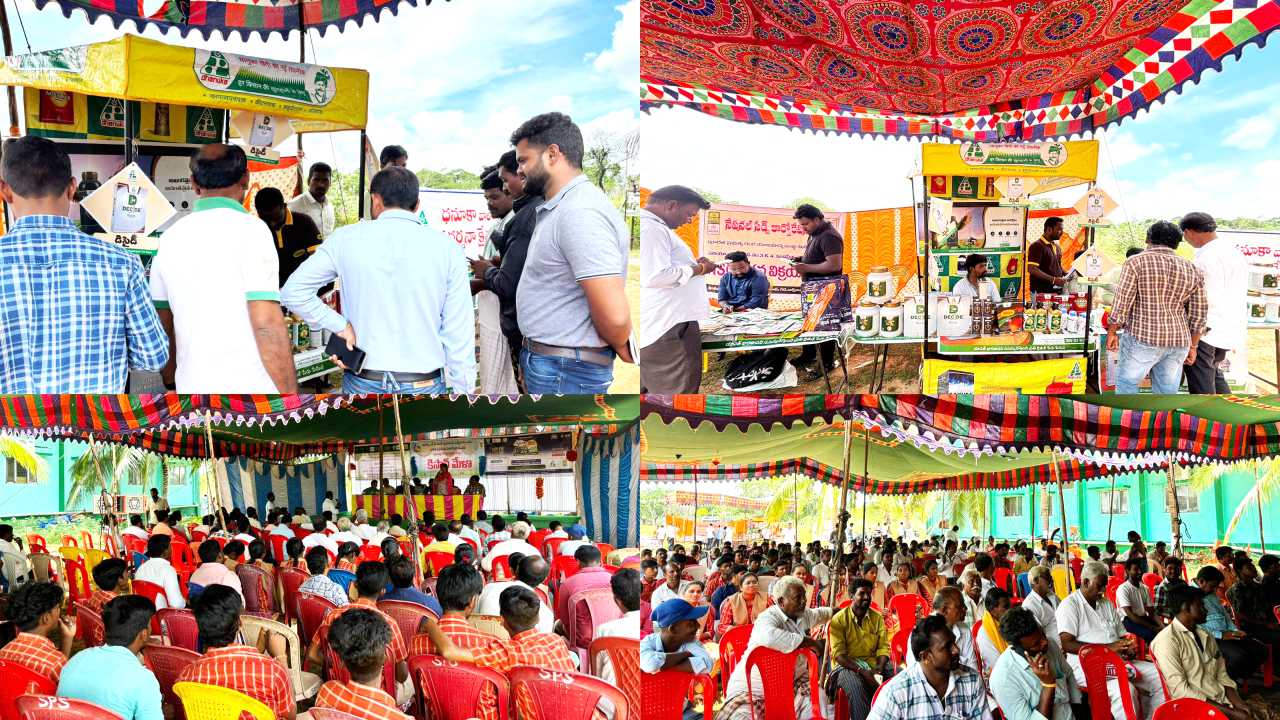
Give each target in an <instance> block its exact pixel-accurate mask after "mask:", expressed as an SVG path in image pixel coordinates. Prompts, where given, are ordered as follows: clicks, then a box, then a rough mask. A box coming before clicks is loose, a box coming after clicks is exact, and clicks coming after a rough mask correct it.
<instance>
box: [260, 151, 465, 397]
mask: <svg viewBox="0 0 1280 720" xmlns="http://www.w3.org/2000/svg"><path fill="white" fill-rule="evenodd" d="M369 193H370V196H371V198H372V214H373V220H372V221H370V222H362V223H358V224H356V225H347V226H346V227H342V228H339V229H338V230H336V231H334V233H333V234H332V235H330V236H329V237H328V238H326V239H325V241H324V244H322V245H321V246H320V247H319V248H317V249H316V253H315V254H314V255H312V256H311V257H310V258H308V259H307V261H306V262H304V263H302V265H301V266H299V268H298V269H297V270H296V271H294V273H293V275H291V276H290V277H289V281H288V282H286V283H285V286H284V289H283V290H282V291H281V293H280V294H281V297H282V299H283V300H284V304H285V306H286V307H288V308H289V309H290V310H292V311H294V312H295V313H297V314H298V316H299V317H301V318H302V319H303V321H305V322H306V323H307V324H309V325H313V326H320V327H323V328H324V329H326V330H328V331H329V332H331V333H333V335H334V337H337V338H340V339H341V340H340V341H339V342H337V343H332V344H331V345H330V347H329V350H330V352H334V362H335V363H337V364H338V366H339V367H341V368H343V369H344V370H346V374H345V375H344V376H343V379H342V390H343V392H347V393H404V394H421V395H441V394H444V393H445V392H446V390H452V391H453V392H457V393H470V392H472V391H474V390H475V386H476V352H475V313H474V311H473V309H472V307H471V286H470V283H469V281H468V279H467V262H466V258H465V257H464V256H463V253H462V249H461V248H460V247H458V244H457V243H455V242H453V240H451V239H450V238H449V237H448V236H446V235H445V234H444V233H441V232H440V231H438V230H434V229H431V228H428V227H426V226H424V225H423V224H422V221H421V220H419V219H418V214H417V211H418V177H417V176H416V175H414V174H413V173H412V172H410V171H409V170H407V169H405V168H402V167H398V166H392V167H388V168H386V169H385V170H381V171H379V172H378V174H377V175H374V176H373V182H372V183H370V186H369ZM335 279H338V280H340V281H341V283H342V306H343V311H344V313H345V314H339V313H338V312H337V311H335V310H334V309H333V308H331V307H329V306H328V305H325V304H324V302H323V301H321V300H320V298H318V297H316V291H317V290H319V289H320V288H321V287H324V286H325V285H326V284H328V283H330V282H333V280H335ZM357 332H358V333H359V336H358V340H357ZM344 344H345V348H344V347H343V345H344ZM362 356H363V364H358V363H360V361H361V359H362Z"/></svg>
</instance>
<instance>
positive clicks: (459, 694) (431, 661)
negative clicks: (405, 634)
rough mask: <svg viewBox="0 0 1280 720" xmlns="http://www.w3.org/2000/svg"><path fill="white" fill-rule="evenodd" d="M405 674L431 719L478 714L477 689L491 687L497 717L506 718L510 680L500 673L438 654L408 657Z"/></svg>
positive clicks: (461, 719)
mask: <svg viewBox="0 0 1280 720" xmlns="http://www.w3.org/2000/svg"><path fill="white" fill-rule="evenodd" d="M409 677H411V678H413V687H414V689H415V690H416V691H417V695H418V697H420V698H422V701H423V705H424V706H425V708H424V710H425V713H423V715H421V716H420V717H429V718H431V720H467V719H468V718H474V717H477V716H478V714H479V713H478V712H477V710H478V709H479V707H480V697H481V693H482V692H483V690H484V689H485V688H486V687H492V688H493V691H494V698H495V703H494V704H495V705H496V706H497V711H498V720H507V718H508V709H509V708H510V706H511V683H509V682H508V681H507V678H506V677H504V676H503V675H502V674H501V673H498V672H495V671H493V670H490V669H488V668H482V667H478V666H476V665H471V664H468V663H456V662H450V661H448V660H445V659H444V658H442V657H440V656H439V655H417V656H414V657H411V658H409Z"/></svg>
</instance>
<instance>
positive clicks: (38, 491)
mask: <svg viewBox="0 0 1280 720" xmlns="http://www.w3.org/2000/svg"><path fill="white" fill-rule="evenodd" d="M35 446H36V452H37V453H38V454H39V455H40V456H41V457H42V458H44V460H45V462H46V464H47V465H48V469H49V472H48V476H47V478H46V479H45V480H44V481H42V482H30V483H27V482H17V481H16V478H15V477H14V476H13V474H12V473H11V469H12V468H11V463H10V462H7V461H6V459H5V458H0V517H16V516H24V515H52V514H55V513H62V512H84V511H87V510H89V509H90V508H92V506H93V499H92V498H91V497H82V498H78V499H77V502H76V504H75V506H74V507H70V506H69V505H68V503H67V499H68V495H69V494H70V492H71V467H72V465H73V464H74V463H75V461H76V460H77V459H79V458H80V457H81V456H82V455H84V454H85V453H86V452H87V451H88V449H89V445H88V443H82V442H74V441H65V440H37V441H36V442H35ZM171 480H175V481H173V482H170V484H169V489H168V493H167V495H166V498H167V499H168V500H169V504H170V505H171V506H172V507H174V508H177V509H186V508H194V507H196V506H197V504H198V502H199V488H198V487H196V486H195V484H194V483H192V482H187V481H183V480H182V479H180V478H173V477H172V476H171ZM160 483H161V476H160V472H159V471H158V470H157V471H156V473H155V476H154V477H153V478H150V479H149V481H148V482H146V483H127V482H122V484H121V487H120V492H121V493H122V494H125V495H142V494H144V493H150V492H151V488H152V487H156V488H159V487H160Z"/></svg>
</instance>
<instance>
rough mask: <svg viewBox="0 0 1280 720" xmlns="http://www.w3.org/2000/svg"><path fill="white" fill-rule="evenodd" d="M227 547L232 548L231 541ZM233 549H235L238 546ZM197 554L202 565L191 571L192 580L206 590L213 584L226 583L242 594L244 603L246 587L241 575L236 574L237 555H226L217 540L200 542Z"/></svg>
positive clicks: (241, 598) (241, 599)
mask: <svg viewBox="0 0 1280 720" xmlns="http://www.w3.org/2000/svg"><path fill="white" fill-rule="evenodd" d="M227 547H229V548H231V543H227ZM231 549H232V550H233V551H234V550H235V549H236V548H231ZM196 554H197V555H199V556H200V567H198V568H196V571H195V572H193V573H191V582H192V583H193V584H195V585H199V586H200V587H202V588H204V589H205V590H208V589H209V587H210V586H213V585H225V586H226V587H229V588H231V589H232V590H235V591H236V595H239V596H240V601H241V604H243V603H244V588H243V587H242V586H241V584H240V577H239V576H237V575H236V565H237V564H238V563H237V562H236V559H235V557H234V556H227V555H224V554H223V550H222V548H221V547H220V546H219V545H218V542H217V541H216V540H205V541H204V542H202V543H200V547H199V548H198V549H197V550H196Z"/></svg>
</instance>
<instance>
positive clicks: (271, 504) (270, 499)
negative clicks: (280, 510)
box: [262, 492, 276, 515]
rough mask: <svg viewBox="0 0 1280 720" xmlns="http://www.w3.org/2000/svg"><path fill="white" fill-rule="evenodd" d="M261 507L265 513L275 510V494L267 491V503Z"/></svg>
mask: <svg viewBox="0 0 1280 720" xmlns="http://www.w3.org/2000/svg"><path fill="white" fill-rule="evenodd" d="M262 507H263V511H264V512H266V513H267V515H270V514H271V513H273V512H275V509H276V494H275V493H273V492H269V493H267V504H266V505H263V506H262Z"/></svg>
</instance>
